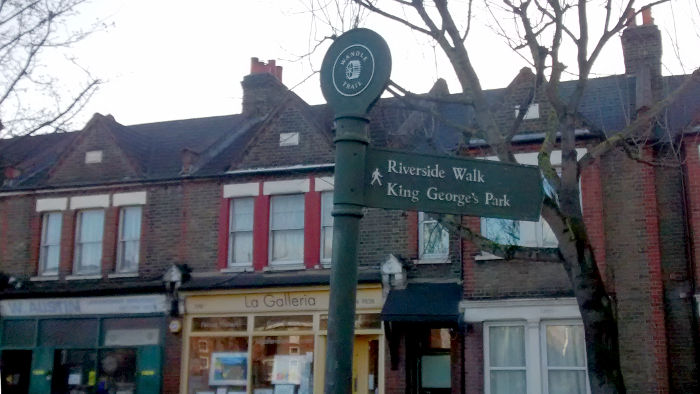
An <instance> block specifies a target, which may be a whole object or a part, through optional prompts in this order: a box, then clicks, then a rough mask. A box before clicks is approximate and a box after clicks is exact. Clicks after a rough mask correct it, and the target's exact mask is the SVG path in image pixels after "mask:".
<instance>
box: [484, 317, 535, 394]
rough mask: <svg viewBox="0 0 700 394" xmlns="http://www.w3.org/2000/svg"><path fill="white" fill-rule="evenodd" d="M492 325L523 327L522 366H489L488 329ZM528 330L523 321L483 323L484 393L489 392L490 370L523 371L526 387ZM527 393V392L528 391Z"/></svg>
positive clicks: (527, 383)
mask: <svg viewBox="0 0 700 394" xmlns="http://www.w3.org/2000/svg"><path fill="white" fill-rule="evenodd" d="M492 327H522V328H523V336H524V338H523V343H524V344H525V349H523V351H524V352H525V354H524V361H525V365H523V366H522V367H491V363H490V360H491V359H490V356H491V354H490V335H489V330H490V329H491V328H492ZM527 334H528V330H527V326H526V324H525V321H505V322H489V323H485V324H484V393H486V394H490V393H491V372H492V371H524V372H525V387H526V389H527V387H528V385H529V383H530V377H529V376H528V375H529V373H528V354H530V353H531V352H530V351H529V349H528V348H529V347H530V346H531V344H530V341H528V338H527ZM528 394H529V393H528Z"/></svg>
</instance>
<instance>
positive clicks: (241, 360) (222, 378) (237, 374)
mask: <svg viewBox="0 0 700 394" xmlns="http://www.w3.org/2000/svg"><path fill="white" fill-rule="evenodd" d="M247 361H248V360H247V354H246V353H245V352H225V353H224V352H221V353H212V354H211V364H209V367H210V368H209V385H210V386H223V385H230V386H245V385H246V374H247V372H246V369H247Z"/></svg>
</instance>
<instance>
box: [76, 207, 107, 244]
mask: <svg viewBox="0 0 700 394" xmlns="http://www.w3.org/2000/svg"><path fill="white" fill-rule="evenodd" d="M103 229H104V211H101V210H100V211H83V212H81V213H80V242H102V231H103Z"/></svg>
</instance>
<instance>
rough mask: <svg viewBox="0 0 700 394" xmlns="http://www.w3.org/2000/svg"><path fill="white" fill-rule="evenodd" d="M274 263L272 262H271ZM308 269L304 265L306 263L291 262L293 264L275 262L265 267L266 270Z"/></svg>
mask: <svg viewBox="0 0 700 394" xmlns="http://www.w3.org/2000/svg"><path fill="white" fill-rule="evenodd" d="M270 264H272V263H270ZM303 269H306V267H305V266H304V263H291V264H275V265H268V266H267V267H265V268H263V271H264V272H267V271H295V270H303Z"/></svg>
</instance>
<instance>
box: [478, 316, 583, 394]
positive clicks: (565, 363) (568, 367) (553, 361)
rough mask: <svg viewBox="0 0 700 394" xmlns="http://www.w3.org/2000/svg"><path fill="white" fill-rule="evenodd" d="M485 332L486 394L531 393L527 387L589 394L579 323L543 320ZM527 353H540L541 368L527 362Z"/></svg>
mask: <svg viewBox="0 0 700 394" xmlns="http://www.w3.org/2000/svg"><path fill="white" fill-rule="evenodd" d="M485 329H486V330H487V332H486V333H485V334H486V335H485V338H484V340H485V342H486V343H485V344H484V352H485V357H484V358H485V374H486V381H485V384H486V393H487V394H499V393H508V394H511V393H528V391H527V388H528V385H530V386H533V387H537V393H544V394H554V393H567V394H587V393H588V392H589V389H588V387H587V384H588V377H587V373H586V353H585V345H584V334H583V327H582V326H581V324H580V323H577V322H571V323H569V322H556V321H555V322H547V321H544V322H541V324H539V325H535V326H530V325H528V326H527V327H526V325H525V324H523V323H512V324H508V323H492V324H487V325H485ZM530 330H536V331H538V332H537V334H539V335H535V336H534V338H537V339H534V338H533V336H532V335H529V332H530ZM528 352H537V357H536V359H537V360H540V363H541V366H540V365H531V364H529V363H528V361H529V359H530V357H529V356H528V355H527V353H528ZM540 368H542V369H540ZM540 370H542V374H541V375H540ZM530 380H532V383H530V384H528V383H527V382H528V381H530ZM528 394H534V393H528Z"/></svg>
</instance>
